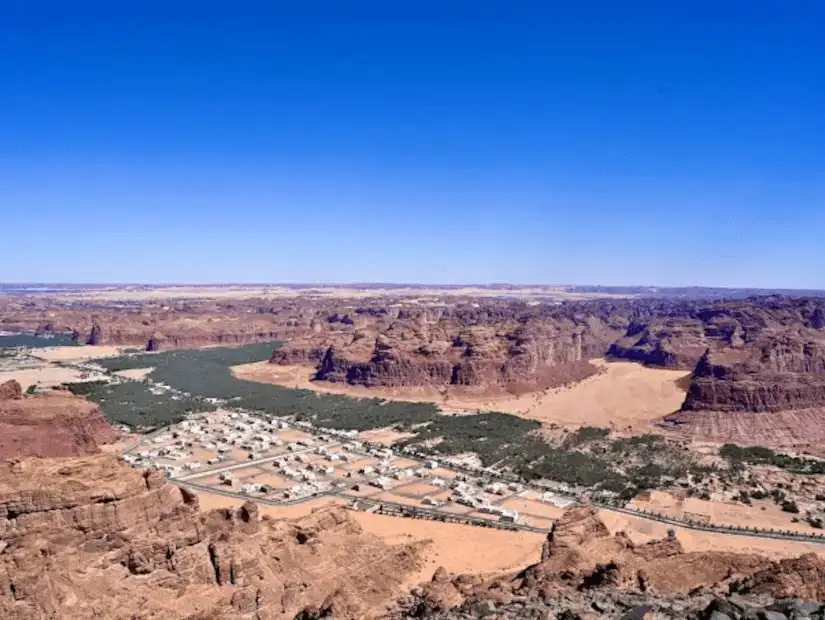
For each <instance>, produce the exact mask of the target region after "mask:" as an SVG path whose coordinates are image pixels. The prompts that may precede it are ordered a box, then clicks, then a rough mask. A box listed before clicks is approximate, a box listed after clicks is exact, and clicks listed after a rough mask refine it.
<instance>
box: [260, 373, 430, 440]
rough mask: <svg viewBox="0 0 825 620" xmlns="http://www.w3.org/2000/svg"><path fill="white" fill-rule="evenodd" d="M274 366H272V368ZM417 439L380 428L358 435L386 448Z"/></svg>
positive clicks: (412, 435)
mask: <svg viewBox="0 0 825 620" xmlns="http://www.w3.org/2000/svg"><path fill="white" fill-rule="evenodd" d="M272 365H273V364H270V366H272ZM410 437H415V433H399V432H398V431H395V430H393V429H391V428H378V429H375V430H371V431H361V432H360V433H358V439H360V440H361V441H365V442H368V443H380V444H384V445H386V446H389V445H392V444H394V443H395V442H396V441H401V440H402V439H409V438H410Z"/></svg>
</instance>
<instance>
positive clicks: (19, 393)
mask: <svg viewBox="0 0 825 620" xmlns="http://www.w3.org/2000/svg"><path fill="white" fill-rule="evenodd" d="M21 398H23V389H22V388H21V387H20V384H19V383H18V382H17V381H15V380H14V379H10V380H9V381H6V382H4V383H0V400H20V399H21Z"/></svg>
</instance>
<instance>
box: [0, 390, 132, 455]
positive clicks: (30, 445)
mask: <svg viewBox="0 0 825 620" xmlns="http://www.w3.org/2000/svg"><path fill="white" fill-rule="evenodd" d="M117 437H118V433H117V431H116V430H115V428H114V427H113V426H112V425H111V424H110V423H109V421H108V420H106V418H105V417H104V416H103V413H102V412H101V411H100V409H98V407H97V406H96V405H94V404H92V403H90V402H88V401H87V400H85V399H84V398H80V397H78V396H74V395H73V394H72V393H70V392H68V391H65V390H50V391H48V392H44V393H42V394H34V395H30V394H25V395H24V394H23V393H22V390H21V389H20V384H19V383H17V382H16V381H13V380H12V381H7V382H6V383H3V384H2V385H0V460H3V459H7V458H11V457H21V456H40V457H50V456H79V455H83V454H93V453H95V452H97V451H98V449H99V446H100V445H101V444H105V443H110V442H112V441H114V440H115V439H117Z"/></svg>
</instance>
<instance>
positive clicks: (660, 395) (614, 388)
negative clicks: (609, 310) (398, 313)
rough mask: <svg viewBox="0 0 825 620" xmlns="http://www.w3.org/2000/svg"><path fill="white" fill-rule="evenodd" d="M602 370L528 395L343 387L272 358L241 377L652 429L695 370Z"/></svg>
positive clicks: (567, 422) (453, 407)
mask: <svg viewBox="0 0 825 620" xmlns="http://www.w3.org/2000/svg"><path fill="white" fill-rule="evenodd" d="M592 361H593V363H594V364H596V365H598V366H599V367H600V368H601V369H602V371H603V372H602V373H600V374H598V375H596V376H593V377H590V378H588V379H585V380H584V381H581V382H579V383H577V384H575V385H573V386H570V387H563V388H559V389H555V390H546V391H543V392H533V393H530V394H524V395H522V396H512V395H508V396H502V397H495V398H487V397H485V398H471V397H469V396H467V395H463V394H462V395H459V394H451V393H448V394H447V396H446V398H445V396H444V394H442V393H438V392H437V391H435V390H423V389H416V390H391V391H379V390H373V389H370V388H365V387H360V386H341V385H335V384H328V383H323V382H319V381H311V380H310V379H311V377H312V369H311V368H309V367H306V366H278V365H276V364H270V363H268V362H258V363H255V364H245V365H242V366H235V367H234V368H233V372H234V373H235V376H237V377H239V378H241V379H247V380H250V381H260V382H263V383H274V384H278V385H284V386H286V387H297V388H303V389H309V390H314V391H316V392H324V393H336V394H348V395H350V396H363V397H373V398H374V397H383V398H387V399H392V400H403V401H422V400H423V401H429V402H434V403H436V404H438V405H440V406H441V407H442V408H444V409H446V410H449V411H455V412H464V411H466V412H476V411H478V410H480V409H481V410H495V411H503V412H505V413H512V414H516V415H520V416H522V417H526V418H530V419H533V420H538V421H540V422H543V423H545V424H551V423H555V424H559V425H562V426H570V427H577V426H582V425H590V426H603V427H612V428H615V429H616V430H641V429H644V430H647V429H648V426H649V425H650V423H651V422H652V421H655V420H658V419H660V418H662V417H663V416H665V415H668V414H670V413H673V412H674V411H676V410H678V409H679V407H681V405H682V402H683V401H684V398H685V393H684V391H683V390H682V389H681V388H680V387H679V386H678V385H677V381H678V380H679V379H682V378H684V377H685V376H687V375H688V374H689V373H687V372H686V371H682V370H661V369H657V368H646V367H644V366H641V365H640V364H634V363H631V362H607V361H604V360H592Z"/></svg>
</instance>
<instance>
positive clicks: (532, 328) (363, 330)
mask: <svg viewBox="0 0 825 620" xmlns="http://www.w3.org/2000/svg"><path fill="white" fill-rule="evenodd" d="M592 325H595V326H596V327H597V329H592V327H591V326H592ZM605 334H615V330H614V328H612V327H610V326H608V325H607V324H605V323H604V322H602V321H600V320H598V319H596V320H593V319H591V320H590V321H581V322H577V321H576V320H571V319H569V318H566V317H546V316H540V315H532V316H531V315H529V314H526V313H525V315H523V316H518V315H517V314H513V315H511V316H509V317H508V316H505V317H489V316H483V317H482V316H474V317H472V316H467V315H464V316H457V315H456V314H455V313H453V312H448V311H444V312H442V313H440V314H439V315H438V316H432V315H428V314H426V313H422V314H421V315H416V316H411V315H410V313H409V312H408V313H406V315H403V316H399V317H398V318H397V319H391V318H390V319H384V320H379V321H373V322H372V323H371V324H370V325H369V326H364V325H363V324H362V326H361V327H355V326H353V327H351V328H350V329H346V328H342V327H341V326H336V329H335V330H328V331H323V332H321V333H315V334H313V335H312V336H310V337H308V338H304V339H300V340H294V341H292V342H290V343H288V344H287V345H286V346H285V347H283V348H282V349H279V350H277V351H275V352H274V354H273V357H272V360H271V361H272V362H273V363H277V364H293V363H296V362H298V363H306V362H315V361H316V360H319V361H318V362H317V372H316V375H315V378H316V380H319V381H330V382H338V383H340V382H345V383H350V384H357V385H364V386H368V387H443V386H450V385H453V386H462V387H467V388H478V389H504V390H507V391H514V392H517V391H523V390H534V389H543V388H546V387H555V386H558V385H561V384H564V383H567V382H571V381H577V380H580V379H583V378H585V377H588V376H590V375H592V374H594V373H595V372H596V371H597V370H596V368H595V367H594V366H593V365H592V364H590V363H589V362H588V361H587V359H588V354H589V353H590V352H591V351H594V350H598V349H600V348H603V347H604V346H606V343H605V342H604V339H605ZM608 337H609V336H608ZM324 343H326V344H327V345H329V346H327V347H326V348H324V347H323V344H324ZM322 351H323V354H321V352H322Z"/></svg>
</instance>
